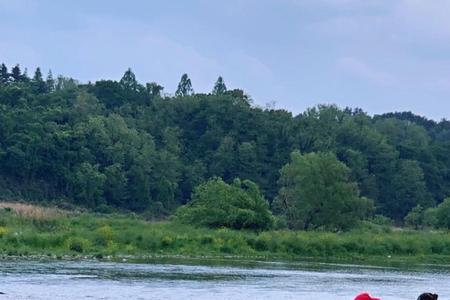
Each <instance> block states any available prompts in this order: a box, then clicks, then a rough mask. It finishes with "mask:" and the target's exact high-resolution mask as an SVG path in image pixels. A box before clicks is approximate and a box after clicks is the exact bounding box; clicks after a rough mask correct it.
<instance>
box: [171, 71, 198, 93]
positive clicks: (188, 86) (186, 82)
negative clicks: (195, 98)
mask: <svg viewBox="0 0 450 300" xmlns="http://www.w3.org/2000/svg"><path fill="white" fill-rule="evenodd" d="M193 93H194V90H193V89H192V83H191V79H190V78H189V77H188V75H187V74H186V73H185V74H183V76H181V80H180V82H179V83H178V87H177V91H176V92H175V96H177V97H184V96H190V95H192V94H193Z"/></svg>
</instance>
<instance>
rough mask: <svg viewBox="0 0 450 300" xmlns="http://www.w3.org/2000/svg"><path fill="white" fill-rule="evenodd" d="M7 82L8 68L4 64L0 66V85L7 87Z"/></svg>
mask: <svg viewBox="0 0 450 300" xmlns="http://www.w3.org/2000/svg"><path fill="white" fill-rule="evenodd" d="M8 82H9V73H8V68H7V67H6V65H5V64H2V65H1V66H0V84H2V85H7V84H8Z"/></svg>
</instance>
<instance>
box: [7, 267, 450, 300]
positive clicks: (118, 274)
mask: <svg viewBox="0 0 450 300" xmlns="http://www.w3.org/2000/svg"><path fill="white" fill-rule="evenodd" d="M365 290H368V291H370V292H371V293H372V294H374V295H377V296H380V297H382V299H383V300H388V299H399V300H402V299H405V300H406V299H410V300H415V299H416V298H417V296H418V295H419V293H421V292H422V291H428V290H430V291H436V292H437V293H438V294H439V299H444V300H445V299H450V268H436V267H434V268H433V269H431V268H428V267H425V268H422V269H421V270H419V271H418V270H410V271H405V270H399V269H395V268H373V267H364V266H363V267H355V266H349V265H326V264H312V263H298V264H281V263H278V264H257V265H252V266H247V267H225V266H197V265H192V264H191V265H188V264H185V265H183V264H177V265H175V264H129V263H105V262H91V261H49V262H44V261H4V260H0V291H2V292H4V293H6V294H5V295H0V300H1V299H17V300H20V299H65V300H72V299H129V300H131V299H182V300H188V299H201V300H203V299H205V300H206V299H208V300H209V299H246V300H247V299H270V300H275V299H333V300H341V299H342V300H344V299H346V300H351V299H353V297H354V296H355V294H357V293H358V292H360V291H365Z"/></svg>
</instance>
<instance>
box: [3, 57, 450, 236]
mask: <svg viewBox="0 0 450 300" xmlns="http://www.w3.org/2000/svg"><path fill="white" fill-rule="evenodd" d="M449 154H450V122H449V121H447V120H442V121H440V122H436V121H433V120H429V119H427V118H424V117H421V116H417V115H414V114H412V113H410V112H401V113H397V112H396V113H388V114H383V115H376V116H370V115H368V114H367V113H365V112H364V111H363V110H361V109H351V108H344V109H342V108H339V107H337V106H334V105H319V106H317V107H313V108H310V109H308V110H306V111H305V112H303V113H301V114H299V115H296V116H294V115H293V114H292V113H290V112H289V111H286V110H282V109H270V108H265V109H264V108H261V107H258V106H256V105H254V104H253V103H252V99H251V97H250V96H249V95H247V94H246V93H245V92H244V91H242V90H239V89H233V90H228V89H227V87H226V85H225V82H224V80H223V79H222V78H221V77H219V78H218V80H217V82H216V84H215V86H214V87H212V91H211V93H209V94H203V93H195V92H194V90H193V87H192V83H191V81H190V79H189V77H188V75H186V74H184V75H183V76H182V77H181V80H180V83H179V85H178V89H177V91H176V93H175V94H174V95H173V96H169V95H167V94H165V93H164V89H163V87H162V86H160V85H159V84H157V83H154V82H151V83H146V84H145V85H144V84H141V83H139V82H138V81H137V80H136V78H135V75H134V74H133V72H132V71H131V70H130V69H129V70H127V71H126V72H125V74H124V75H123V77H122V78H121V79H120V81H114V80H100V81H97V82H95V83H91V82H89V83H80V82H78V81H76V80H74V79H71V78H66V77H62V76H59V77H57V78H54V77H53V76H52V73H51V72H49V73H48V76H44V75H43V74H42V73H41V70H40V69H39V68H38V69H36V71H35V72H34V74H32V75H30V76H29V75H27V72H26V71H25V72H23V71H22V70H21V69H20V66H19V65H16V66H14V67H12V68H11V69H9V68H7V66H5V65H4V64H2V65H1V67H0V193H1V195H2V197H3V198H9V199H17V198H21V199H25V200H32V201H53V202H55V203H73V204H75V205H77V206H85V207H88V208H92V209H109V208H117V209H123V210H131V211H135V212H139V213H145V214H147V215H148V216H153V217H161V218H163V217H166V216H169V215H171V214H172V213H174V212H175V211H176V209H177V208H178V207H179V206H180V205H183V204H186V203H189V202H190V201H191V195H193V191H194V190H195V188H196V187H198V186H200V187H202V186H203V187H205V185H208V184H210V185H211V180H212V181H213V182H216V183H217V184H218V185H220V186H223V188H224V189H229V190H230V191H234V192H236V193H237V195H240V196H239V197H241V196H242V197H243V199H246V198H245V197H247V196H246V194H242V193H240V192H239V191H238V190H236V188H235V186H236V180H239V179H240V180H243V181H242V182H244V183H241V181H239V182H238V188H241V186H249V187H251V189H252V190H255V189H259V190H260V193H259V190H258V191H256V190H255V192H254V193H255V195H258V196H257V197H258V199H260V198H261V197H262V198H263V199H266V200H267V202H268V203H269V207H271V209H272V210H273V211H274V213H275V214H277V213H283V209H282V208H281V209H280V206H282V205H283V203H287V202H286V201H284V200H285V199H289V197H291V198H295V195H296V194H295V193H296V188H294V187H292V185H293V183H292V182H293V180H294V181H295V180H297V179H298V180H297V181H295V182H298V183H299V184H300V185H302V184H303V185H311V186H313V185H314V184H318V183H320V182H322V183H323V182H325V183H326V182H331V183H330V184H328V183H327V186H332V185H333V186H335V187H336V188H335V189H334V190H330V191H328V192H327V193H328V194H327V195H337V197H339V195H340V193H342V191H348V193H349V194H351V198H352V199H353V200H354V201H353V202H349V203H350V204H349V205H351V208H354V207H356V206H358V205H359V204H358V205H356V204H355V203H362V202H358V201H359V200H358V199H363V200H364V201H365V202H364V203H366V204H367V203H368V202H369V201H370V203H372V204H373V209H372V210H371V211H370V212H369V211H368V210H367V211H365V212H364V214H366V213H369V214H370V215H372V216H373V215H382V216H384V217H388V218H390V219H392V220H394V221H395V222H397V223H402V222H403V220H404V219H405V216H407V215H408V213H410V212H411V211H412V214H411V213H410V214H409V219H414V218H413V217H414V213H421V211H422V209H426V208H429V207H435V206H437V205H439V204H441V203H442V202H443V201H444V199H445V198H446V197H449V196H450V155H449ZM295 166H298V168H301V169H302V170H304V169H308V170H310V172H309V173H308V174H309V175H308V174H307V175H302V174H301V173H300V172H297V171H296V169H295V168H296V167H295ZM318 174H319V175H318ZM315 176H316V177H315ZM335 177H339V178H344V179H343V180H341V181H339V182H334V181H333V178H335ZM237 178H239V179H237ZM295 178H297V179H295ZM311 178H318V179H317V180H316V181H315V182H314V180H308V179H311ZM222 180H223V181H222ZM208 182H209V183H208ZM233 182H234V183H233ZM227 184H231V185H227ZM254 184H256V187H255V185H254ZM214 188H215V187H214ZM242 188H243V189H244V188H245V187H242ZM202 191H203V190H202ZM314 191H318V189H314V190H311V191H309V194H311V195H312V194H314ZM205 193H206V192H205ZM299 193H300V194H301V195H304V197H308V195H309V194H308V191H305V190H302V192H299ZM302 193H303V194H302ZM292 195H294V196H292ZM198 197H199V198H201V197H200V196H198ZM302 197H303V196H302ZM324 197H325V198H326V196H324ZM331 198H333V197H331ZM258 201H259V200H258ZM321 205H322V204H321ZM355 205H356V206H355ZM367 205H369V204H367ZM344 206H345V205H344V204H343V206H342V207H343V208H342V209H345V208H344ZM280 211H281V212H280ZM286 212H288V213H289V209H288V207H285V208H284V213H286ZM296 213H297V212H296ZM296 213H293V214H292V216H293V217H292V218H293V221H292V222H291V224H293V225H292V226H293V227H296V225H295V224H297V223H296V222H294V221H295V220H296V219H295V216H296ZM297 215H298V214H297ZM302 216H304V222H303V223H302V225H301V226H300V228H307V226H309V223H311V222H312V221H311V220H312V216H309V215H307V214H306V213H303V215H302ZM361 217H362V215H361ZM288 219H289V215H288ZM288 221H289V220H288ZM342 223H345V221H343V222H342ZM316 224H318V223H316ZM297 227H298V226H297Z"/></svg>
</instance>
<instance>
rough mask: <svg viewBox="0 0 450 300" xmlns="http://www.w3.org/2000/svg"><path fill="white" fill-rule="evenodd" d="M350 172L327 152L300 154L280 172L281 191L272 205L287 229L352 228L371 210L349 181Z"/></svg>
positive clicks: (368, 201) (355, 186) (292, 156)
mask: <svg viewBox="0 0 450 300" xmlns="http://www.w3.org/2000/svg"><path fill="white" fill-rule="evenodd" d="M349 175H350V169H348V168H347V167H346V166H345V165H344V164H343V163H341V162H339V161H338V160H337V158H336V157H335V156H334V155H333V154H330V153H309V154H305V155H301V154H300V152H298V151H294V152H293V153H292V154H291V162H290V163H288V164H286V165H285V166H284V167H283V168H282V169H281V178H280V184H281V189H280V192H279V194H278V196H277V198H276V200H275V203H274V205H275V206H276V207H278V208H279V211H280V212H281V213H282V214H283V215H285V216H286V218H287V220H288V224H289V227H290V228H293V229H304V230H308V229H318V228H324V229H329V230H342V229H348V228H351V227H353V226H355V224H356V222H357V220H359V219H362V218H364V217H365V216H366V215H367V214H368V213H369V212H370V211H371V210H372V205H373V204H372V202H371V201H370V200H368V199H367V198H361V197H360V196H359V191H358V188H357V185H356V184H355V183H353V182H351V181H350V180H349Z"/></svg>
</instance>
